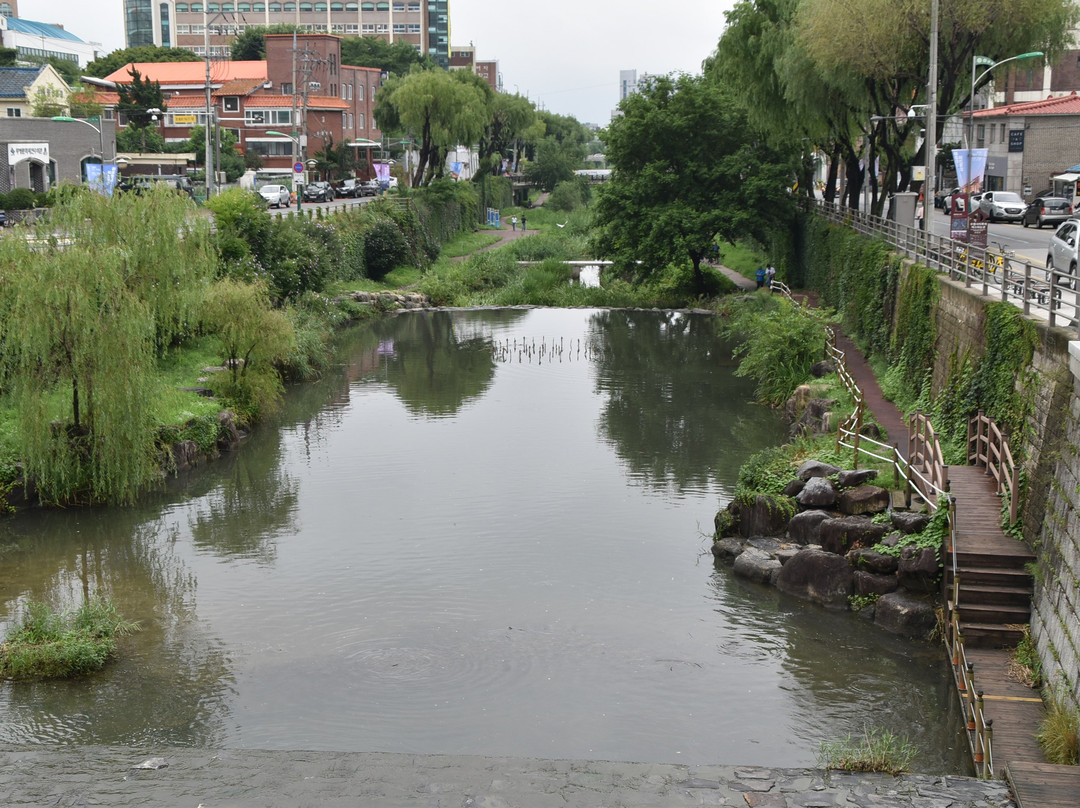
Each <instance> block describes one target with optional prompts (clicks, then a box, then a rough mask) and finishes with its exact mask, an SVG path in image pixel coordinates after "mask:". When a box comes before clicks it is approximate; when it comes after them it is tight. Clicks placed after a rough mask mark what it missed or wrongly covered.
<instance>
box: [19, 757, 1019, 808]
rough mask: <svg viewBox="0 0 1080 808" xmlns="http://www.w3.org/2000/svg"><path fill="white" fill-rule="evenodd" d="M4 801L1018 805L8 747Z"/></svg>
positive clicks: (434, 762) (516, 807)
mask: <svg viewBox="0 0 1080 808" xmlns="http://www.w3.org/2000/svg"><path fill="white" fill-rule="evenodd" d="M0 803H2V804H3V805H4V806H6V808H17V807H21V806H35V807H38V806H60V807H61V808H65V807H66V806H109V808H136V806H138V808H146V806H153V807H154V808H198V807H199V806H202V808H279V806H280V808H346V806H348V808H390V806H395V807H396V806H427V807H428V808H594V806H595V808H615V807H616V806H625V807H626V808H630V806H642V807H643V808H645V807H648V808H668V806H671V808H682V807H683V806H698V805H714V806H731V807H732V808H832V806H837V807H839V806H850V807H851V808H855V806H858V807H859V808H946V807H947V808H1014V806H1015V803H1014V802H1013V801H1012V799H1011V797H1010V796H1009V793H1008V788H1007V786H1006V785H1005V783H1003V782H1002V781H1000V780H975V779H972V778H967V777H933V776H926V775H905V776H902V777H891V776H889V775H873V774H846V773H842V772H823V771H819V770H815V769H765V768H758V767H753V766H721V765H708V766H675V765H666V764H649V763H608V762H602V761H584V760H538V759H528V758H493V757H468V756H439V755H393V754H344V753H335V752H267V751H240V750H229V749H218V750H213V749H212V750H205V749H157V748H147V749H127V748H117V747H63V748H54V747H30V748H19V749H13V748H5V747H0Z"/></svg>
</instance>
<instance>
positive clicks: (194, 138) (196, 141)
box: [177, 125, 246, 182]
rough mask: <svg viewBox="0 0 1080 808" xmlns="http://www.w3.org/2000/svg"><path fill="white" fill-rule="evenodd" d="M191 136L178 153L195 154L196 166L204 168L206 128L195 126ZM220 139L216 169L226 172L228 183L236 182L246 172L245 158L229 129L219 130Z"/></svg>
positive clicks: (192, 128)
mask: <svg viewBox="0 0 1080 808" xmlns="http://www.w3.org/2000/svg"><path fill="white" fill-rule="evenodd" d="M189 134H190V137H189V138H188V139H187V141H185V142H184V143H181V144H179V146H178V148H177V151H179V152H194V153H195V165H197V166H204V165H205V164H206V127H205V126H201V125H200V126H193V127H191V130H190V132H189ZM218 139H219V145H218V149H217V152H218V154H217V157H216V158H215V159H216V160H217V164H216V168H217V170H218V171H224V172H225V179H226V181H228V182H236V180H237V179H239V178H240V175H241V174H243V173H244V171H245V170H246V169H245V161H244V156H243V155H242V154H240V151H239V150H238V148H237V144H236V135H234V134H233V133H232V132H231V131H230V130H228V129H218Z"/></svg>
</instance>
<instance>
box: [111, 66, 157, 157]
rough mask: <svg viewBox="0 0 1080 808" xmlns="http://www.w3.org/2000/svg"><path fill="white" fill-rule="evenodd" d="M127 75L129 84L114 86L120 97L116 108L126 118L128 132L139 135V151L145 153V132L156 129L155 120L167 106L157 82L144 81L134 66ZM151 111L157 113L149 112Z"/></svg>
mask: <svg viewBox="0 0 1080 808" xmlns="http://www.w3.org/2000/svg"><path fill="white" fill-rule="evenodd" d="M128 75H130V76H131V82H130V83H125V84H120V83H118V84H117V85H116V93H117V95H118V96H119V97H120V100H119V102H118V103H117V105H116V107H117V109H118V110H119V111H120V113H121V114H123V115H125V116H126V117H127V128H128V130H134V131H137V132H138V133H139V135H140V142H141V144H142V148H141V149H140V151H143V152H145V151H146V140H147V138H146V130H147V129H150V128H151V127H154V128H156V127H157V119H158V117H159V116H160V115H161V114H162V113H164V112H165V110H166V109H167V108H168V105H167V104H166V103H165V94H164V93H163V92H162V91H161V84H160V83H159V82H156V81H150V80H149V79H144V78H143V77H142V74H141V73H140V72H139V70H138V68H136V67H135V66H134V65H132V66H131V67H130V68H129V69H128ZM151 110H157V111H156V112H151ZM160 151H164V149H163V148H162V149H160Z"/></svg>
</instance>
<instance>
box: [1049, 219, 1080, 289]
mask: <svg viewBox="0 0 1080 808" xmlns="http://www.w3.org/2000/svg"><path fill="white" fill-rule="evenodd" d="M1078 226H1080V220H1077V219H1066V220H1065V221H1064V222H1062V223H1061V224H1060V225H1058V229H1057V230H1055V231H1054V235H1052V236H1050V244H1049V245H1047V248H1046V272H1047V274H1050V273H1051V272H1054V271H1055V270H1056V271H1057V272H1061V273H1068V277H1067V278H1061V277H1060V276H1059V277H1058V278H1056V279H1055V283H1058V284H1062V285H1065V286H1068V287H1070V288H1073V287H1074V285H1075V284H1076V265H1077V244H1078V243H1080V240H1078V239H1077V235H1078V231H1077V228H1078Z"/></svg>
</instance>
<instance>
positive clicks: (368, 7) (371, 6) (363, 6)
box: [360, 3, 375, 11]
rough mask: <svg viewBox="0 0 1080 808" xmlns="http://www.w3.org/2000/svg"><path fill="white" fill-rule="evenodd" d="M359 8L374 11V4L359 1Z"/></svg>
mask: <svg viewBox="0 0 1080 808" xmlns="http://www.w3.org/2000/svg"><path fill="white" fill-rule="evenodd" d="M360 10H361V11H374V10H375V4H374V3H361V4H360Z"/></svg>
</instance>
